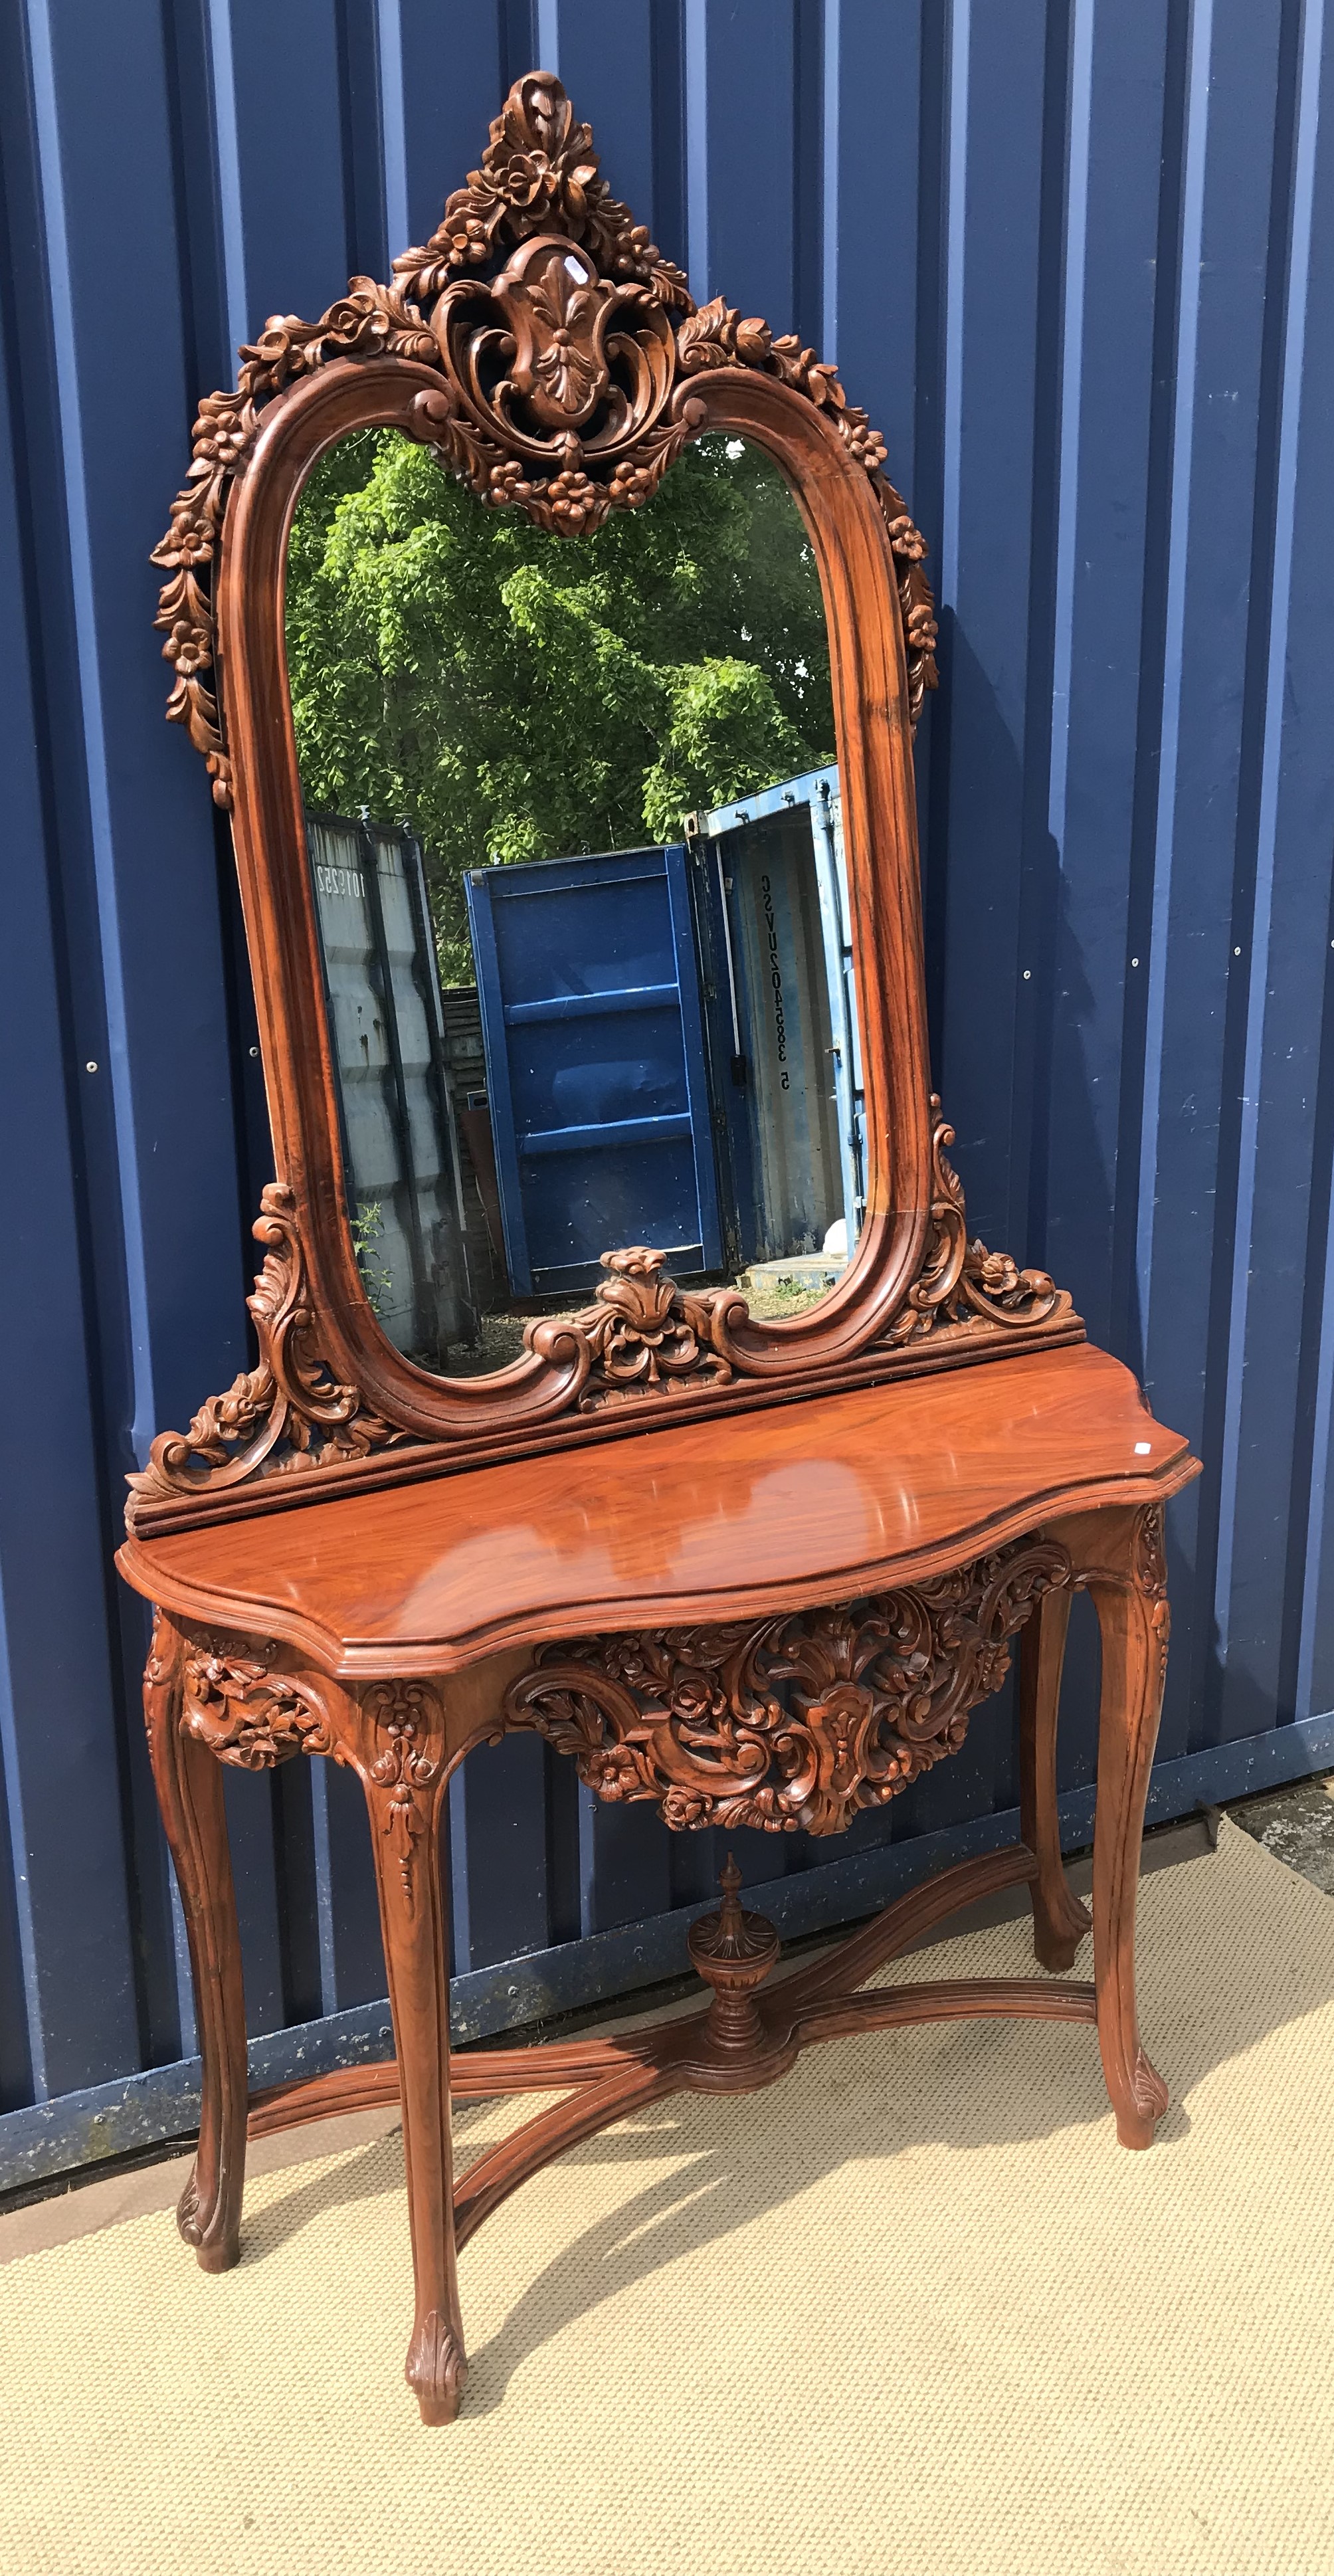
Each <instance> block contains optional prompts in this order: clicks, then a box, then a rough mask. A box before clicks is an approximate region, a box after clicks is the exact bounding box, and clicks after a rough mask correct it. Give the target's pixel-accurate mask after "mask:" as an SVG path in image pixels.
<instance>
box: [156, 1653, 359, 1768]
mask: <svg viewBox="0 0 1334 2576" xmlns="http://www.w3.org/2000/svg"><path fill="white" fill-rule="evenodd" d="M276 1652H277V1648H276V1647H275V1646H273V1645H271V1644H269V1645H265V1644H262V1643H259V1642H258V1641H257V1640H255V1639H253V1638H237V1637H216V1636H211V1635H208V1634H200V1635H198V1636H195V1637H192V1638H190V1639H189V1640H188V1648H187V1653H186V1656H185V1662H184V1667H183V1674H182V1684H183V1687H182V1696H181V1714H180V1722H181V1725H182V1727H183V1728H184V1729H185V1732H186V1733H187V1735H193V1736H194V1737H195V1739H196V1741H197V1742H198V1743H200V1744H204V1745H207V1747H208V1750H209V1752H210V1753H215V1754H216V1755H217V1758H218V1760H219V1761H220V1762H234V1763H235V1764H236V1765H237V1766H238V1768H239V1769H241V1770H242V1771H272V1770H273V1769H274V1768H275V1766H276V1765H277V1764H278V1763H279V1762H290V1761H291V1760H292V1758H293V1756H294V1755H295V1754H297V1753H331V1752H332V1751H333V1749H334V1744H333V1737H332V1735H331V1733H330V1731H329V1722H328V1718H327V1715H326V1713H325V1711H324V1709H323V1708H321V1706H320V1705H319V1702H318V1701H317V1700H316V1698H315V1696H314V1694H313V1692H312V1691H310V1690H309V1689H308V1688H306V1687H305V1686H303V1685H302V1684H300V1683H298V1682H295V1681H293V1680H292V1679H291V1678H290V1677H289V1676H288V1675H287V1674H286V1673H281V1672H275V1671H274V1670H273V1666H272V1658H273V1656H274V1655H275V1654H276Z"/></svg>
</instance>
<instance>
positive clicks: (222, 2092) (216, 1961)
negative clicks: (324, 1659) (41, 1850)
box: [144, 1611, 248, 2272]
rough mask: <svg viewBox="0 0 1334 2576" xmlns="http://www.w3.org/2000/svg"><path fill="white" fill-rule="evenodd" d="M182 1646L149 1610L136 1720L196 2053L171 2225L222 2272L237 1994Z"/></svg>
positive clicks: (241, 2107)
mask: <svg viewBox="0 0 1334 2576" xmlns="http://www.w3.org/2000/svg"><path fill="white" fill-rule="evenodd" d="M186 1652H187V1648H186V1642H185V1640H184V1638H183V1637H182V1636H181V1635H180V1633H179V1631H178V1630H177V1629H176V1628H174V1627H173V1626H172V1624H171V1621H170V1620H169V1619H167V1618H165V1617H164V1616H163V1614H162V1612H161V1611H158V1612H157V1613H156V1614H155V1617H154V1621H153V1643H152V1646H151V1648H150V1651H149V1657H148V1662H147V1665H146V1667H145V1670H144V1719H145V1722H146V1724H147V1728H148V1750H149V1755H150V1758H151V1761H152V1765H153V1779H154V1782H155V1785H156V1788H157V1796H158V1806H159V1808H160V1809H161V1813H162V1823H163V1828H164V1830H165V1833H166V1837H167V1843H168V1846H169V1849H170V1851H171V1857H172V1860H173V1862H174V1864H175V1868H176V1877H177V1882H178V1884H179V1887H180V1891H181V1905H182V1908H183V1910H184V1914H185V1928H186V1933H187V1935H188V1938H189V1943H190V1968H191V1973H192V1976H193V1979H194V1992H195V2014H196V2018H197V2021H198V2026H199V2048H200V2054H201V2056H202V2058H203V2061H204V2075H203V2099H202V2102H201V2105H200V2115H199V2147H198V2150H197V2153H196V2156H195V2162H194V2171H193V2172H192V2174H191V2176H190V2179H189V2181H188V2183H187V2184H186V2186H185V2189H184V2191H183V2192H182V2194H181V2199H180V2205H179V2207H178V2209H177V2212H176V2223H177V2225H178V2227H179V2228H180V2231H181V2234H182V2236H183V2237H184V2238H185V2241H186V2243H187V2245H193V2246H194V2248H195V2250H196V2253H197V2254H198V2257H199V2261H200V2264H201V2265H202V2267H203V2269H204V2271H206V2272H225V2271H227V2270H228V2269H229V2268H230V2266H231V2265H232V2264H233V2263H235V2262H236V2260H237V2258H238V2256H239V2253H240V2229H241V2195H242V2192H243V2190H244V2188H245V2145H246V2087H247V2075H248V2070H247V2064H246V2031H245V1994H244V1991H243V1988H242V1982H241V1938H240V1932H239V1930H238V1927H237V1921H236V1895H235V1891H234V1888H233V1885H232V1860H231V1849H230V1846H229V1844H228V1840H227V1818H226V1812H225V1810H224V1807H223V1795H222V1790H223V1782H222V1772H221V1770H220V1769H219V1766H218V1764H217V1762H216V1761H215V1759H214V1757H213V1755H212V1754H211V1753H210V1752H208V1751H207V1750H206V1748H205V1746H204V1745H203V1744H200V1743H196V1742H195V1741H194V1739H193V1738H192V1737H191V1736H190V1735H189V1734H187V1733H185V1732H184V1731H183V1729H182V1726H181V1705H182V1687H183V1681H184V1666H185V1658H186Z"/></svg>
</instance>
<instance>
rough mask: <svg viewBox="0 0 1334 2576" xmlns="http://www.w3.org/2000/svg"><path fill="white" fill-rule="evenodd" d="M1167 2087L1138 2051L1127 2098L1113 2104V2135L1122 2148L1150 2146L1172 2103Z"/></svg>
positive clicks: (1143, 2055) (1153, 2067)
mask: <svg viewBox="0 0 1334 2576" xmlns="http://www.w3.org/2000/svg"><path fill="white" fill-rule="evenodd" d="M1171 2098H1172V2097H1171V2095H1170V2093H1169V2092H1168V2089H1167V2086H1166V2085H1165V2084H1164V2082H1163V2079H1162V2077H1161V2075H1160V2074H1159V2073H1158V2070H1157V2068H1156V2067H1155V2066H1151V2065H1150V2064H1149V2061H1148V2059H1147V2057H1146V2056H1145V2054H1144V2051H1143V2049H1142V2048H1141V2049H1140V2051H1139V2053H1138V2055H1137V2057H1136V2059H1135V2071H1134V2074H1133V2075H1132V2076H1131V2079H1130V2099H1129V2100H1128V2101H1125V2102H1118V2103H1117V2105H1116V2135H1117V2139H1118V2141H1119V2143H1120V2145H1122V2146H1123V2147H1151V2146H1152V2145H1153V2133H1154V2130H1155V2128H1156V2127H1157V2125H1158V2122H1159V2121H1160V2120H1161V2118H1162V2116H1163V2113H1164V2111H1165V2110H1166V2109H1167V2106H1168V2103H1169V2102H1170V2100H1171Z"/></svg>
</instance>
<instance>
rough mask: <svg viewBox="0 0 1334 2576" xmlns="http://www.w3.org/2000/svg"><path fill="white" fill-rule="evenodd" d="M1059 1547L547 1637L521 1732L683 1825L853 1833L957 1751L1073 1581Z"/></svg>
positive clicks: (522, 1712) (519, 1699)
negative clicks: (865, 1591) (923, 1577)
mask: <svg viewBox="0 0 1334 2576" xmlns="http://www.w3.org/2000/svg"><path fill="white" fill-rule="evenodd" d="M1069 1579H1070V1560H1069V1557H1068V1555H1067V1554H1066V1551H1065V1549H1064V1548H1062V1547H1059V1546H1057V1545H1055V1544H1054V1543H1053V1542H1052V1541H1050V1540H1046V1539H1042V1538H1037V1539H1022V1540H1019V1541H1016V1542H1015V1543H1014V1544H1013V1545H1012V1546H1010V1547H1007V1548H1002V1549H999V1550H998V1551H996V1553H994V1554H992V1555H989V1556H984V1557H981V1558H979V1559H978V1560H977V1562H976V1563H975V1564H973V1565H968V1566H964V1567H962V1568H961V1569H960V1570H959V1571H958V1572H956V1573H953V1574H946V1575H941V1576H938V1577H936V1578H935V1579H933V1580H932V1581H929V1582H925V1583H919V1584H914V1585H905V1586H902V1587H900V1588H899V1589H898V1590H896V1591H894V1592H887V1593H882V1594H880V1595H878V1596H876V1597H875V1598H874V1599H870V1600H862V1601H857V1602H852V1603H848V1604H844V1605H841V1606H839V1607H837V1608H834V1609H827V1610H809V1611H801V1612H799V1613H797V1614H795V1615H783V1616H780V1617H778V1618H776V1619H764V1620H761V1621H758V1622H748V1623H733V1624H731V1625H728V1626H719V1627H696V1628H677V1629H650V1630H646V1631H644V1632H642V1633H637V1634H632V1635H628V1636H610V1637H595V1638H589V1639H586V1640H579V1641H577V1642H575V1643H571V1644H558V1645H549V1646H543V1647H541V1648H539V1650H538V1653H537V1655H536V1656H535V1658H534V1661H533V1663H532V1665H531V1666H530V1668H529V1670H528V1671H527V1672H526V1673H524V1674H522V1675H521V1676H520V1678H519V1679H518V1680H517V1681H515V1682H513V1683H512V1684H511V1686H510V1688H509V1690H508V1692H507V1693H506V1697H505V1720H506V1724H507V1725H508V1726H511V1727H522V1726H532V1727H536V1728H537V1730H538V1732H539V1733H540V1734H542V1735H543V1736H544V1737H545V1738H546V1740H547V1742H548V1743H550V1744H553V1745H555V1746H556V1747H557V1749H558V1750H559V1751H560V1752H563V1753H569V1754H571V1755H572V1756H573V1758H574V1761H575V1763H576V1765H577V1768H578V1771H579V1775H580V1777H581V1779H583V1780H584V1781H586V1782H587V1784H588V1786H589V1787H590V1788H591V1789H594V1790H595V1791H596V1792H597V1794H598V1796H599V1797H601V1798H606V1799H612V1800H640V1799H649V1800H652V1801H653V1803H654V1804H655V1805H656V1806H658V1807H659V1808H660V1810H661V1813H662V1816H663V1820H664V1822H665V1823H666V1824H668V1825H671V1826H674V1827H676V1828H678V1829H683V1828H687V1827H696V1826H703V1825H724V1826H733V1825H753V1826H757V1827H759V1828H760V1829H761V1830H763V1831H764V1832H767V1833H793V1832H795V1831H796V1830H797V1829H798V1827H800V1828H802V1829H804V1830H805V1831H806V1832H808V1833H816V1834H832V1833H841V1832H842V1831H843V1830H844V1829H845V1827H846V1826H847V1825H848V1824H849V1823H850V1822H851V1819H852V1817H853V1816H854V1815H855V1814H856V1813H857V1811H858V1810H859V1809H860V1808H862V1807H874V1806H883V1805H884V1804H885V1803H886V1801H887V1800H889V1799H890V1798H893V1797H896V1796H897V1795H898V1793H899V1791H900V1790H902V1789H905V1788H906V1787H907V1786H908V1783H909V1782H910V1781H911V1780H915V1779H916V1778H917V1777H918V1775H919V1774H920V1773H921V1772H923V1771H925V1770H929V1769H930V1767H931V1766H932V1764H934V1763H936V1762H939V1761H942V1760H943V1759H945V1757H946V1756H947V1755H949V1754H951V1753H957V1751H958V1750H959V1747H960V1745H961V1744H962V1743H963V1740H964V1737H965V1734H966V1732H967V1725H968V1714H969V1711H970V1710H971V1709H972V1708H974V1707H975V1706H976V1704H977V1702H978V1701H979V1700H981V1699H985V1698H987V1697H988V1696H989V1694H990V1693H991V1692H993V1691H995V1690H996V1689H998V1688H999V1686H1000V1683H1001V1682H1002V1681H1003V1679H1004V1677H1005V1674H1006V1671H1007V1669H1008V1666H1009V1645H1008V1640H1009V1638H1010V1637H1011V1636H1012V1635H1013V1634H1014V1631H1015V1630H1016V1629H1017V1628H1020V1627H1022V1625H1023V1622H1024V1620H1025V1619H1026V1618H1027V1616H1028V1613H1029V1611H1030V1609H1031V1608H1032V1605H1033V1603H1034V1601H1035V1600H1036V1599H1037V1597H1038V1595H1039V1594H1040V1593H1042V1592H1045V1591H1048V1590H1049V1589H1051V1587H1052V1586H1053V1585H1056V1584H1062V1583H1066V1582H1068V1581H1069Z"/></svg>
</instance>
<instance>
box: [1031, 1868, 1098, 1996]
mask: <svg viewBox="0 0 1334 2576" xmlns="http://www.w3.org/2000/svg"><path fill="white" fill-rule="evenodd" d="M1092 1929H1093V1917H1092V1915H1091V1914H1090V1913H1089V1910H1088V1907H1087V1906H1086V1905H1081V1904H1080V1902H1079V1899H1078V1897H1077V1896H1076V1895H1075V1894H1074V1893H1073V1891H1072V1890H1071V1889H1070V1888H1069V1887H1068V1886H1067V1885H1066V1881H1065V1874H1064V1872H1062V1874H1061V1877H1060V1879H1059V1880H1058V1881H1057V1882H1056V1883H1055V1885H1053V1886H1051V1887H1048V1888H1044V1889H1043V1890H1042V1892H1041V1899H1039V1892H1038V1889H1037V1888H1036V1886H1035V1887H1034V1889H1033V1955H1034V1957H1035V1958H1036V1960H1037V1963H1038V1966H1039V1967H1040V1968H1048V1969H1050V1971H1051V1974H1052V1975H1053V1976H1054V1977H1064V1976H1068V1974H1069V1972H1070V1970H1071V1968H1073V1966H1074V1964H1075V1952H1076V1950H1077V1949H1078V1948H1079V1945H1080V1942H1081V1941H1082V1940H1083V1938H1084V1936H1085V1934H1086V1933H1088V1932H1091V1931H1092Z"/></svg>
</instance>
